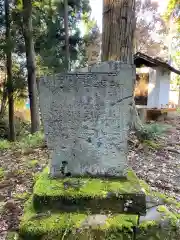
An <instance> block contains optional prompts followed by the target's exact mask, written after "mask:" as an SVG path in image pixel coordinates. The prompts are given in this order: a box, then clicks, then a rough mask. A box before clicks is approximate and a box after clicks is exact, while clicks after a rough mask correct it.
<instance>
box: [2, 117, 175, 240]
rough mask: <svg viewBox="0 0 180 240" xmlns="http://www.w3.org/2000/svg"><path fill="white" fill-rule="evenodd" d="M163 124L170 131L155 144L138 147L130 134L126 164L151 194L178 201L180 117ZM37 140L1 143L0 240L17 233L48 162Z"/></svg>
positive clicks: (46, 152)
mask: <svg viewBox="0 0 180 240" xmlns="http://www.w3.org/2000/svg"><path fill="white" fill-rule="evenodd" d="M165 123H166V124H167V125H168V126H169V128H168V130H167V131H166V132H165V133H164V134H163V135H160V136H158V139H157V141H156V143H154V142H152V141H147V142H146V143H141V142H140V141H138V139H137V138H136V137H135V135H134V134H133V133H131V135H130V138H129V154H128V161H129V165H130V166H131V167H132V168H133V169H134V170H135V172H136V173H137V175H138V177H139V178H141V179H143V180H145V181H146V182H147V183H148V184H149V185H150V186H151V187H152V188H153V189H154V190H157V191H159V192H162V193H165V194H168V195H169V196H171V197H172V196H173V197H175V198H176V199H177V200H178V201H180V117H176V118H175V119H173V120H168V121H166V122H165ZM163 124H164V123H163ZM38 138H39V137H37V139H35V140H33V138H32V139H28V140H27V144H25V143H24V141H25V140H23V143H17V144H16V145H15V146H13V147H12V146H10V145H7V144H8V143H6V142H3V143H0V240H4V239H6V235H7V232H9V231H18V225H19V220H20V217H21V215H22V212H23V204H24V202H25V201H26V199H27V198H28V197H29V195H30V194H31V192H32V187H33V184H34V181H35V176H36V174H38V172H40V171H41V170H42V169H43V168H44V166H45V165H46V164H47V162H48V158H49V154H48V150H47V149H46V147H45V145H44V142H43V141H42V139H38Z"/></svg>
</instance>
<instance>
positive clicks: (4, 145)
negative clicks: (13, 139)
mask: <svg viewBox="0 0 180 240" xmlns="http://www.w3.org/2000/svg"><path fill="white" fill-rule="evenodd" d="M11 146H12V144H11V143H10V142H9V141H7V140H4V139H0V150H7V149H10V148H11Z"/></svg>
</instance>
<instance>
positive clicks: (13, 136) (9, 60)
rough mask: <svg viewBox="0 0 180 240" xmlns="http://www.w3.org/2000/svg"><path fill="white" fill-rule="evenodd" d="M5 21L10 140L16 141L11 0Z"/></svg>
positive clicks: (7, 0) (6, 0) (7, 7)
mask: <svg viewBox="0 0 180 240" xmlns="http://www.w3.org/2000/svg"><path fill="white" fill-rule="evenodd" d="M4 8H5V21H6V58H7V92H8V105H9V140H10V141H15V139H16V134H15V123H14V96H13V79H12V40H11V28H10V27H11V20H10V13H9V0H5V2H4Z"/></svg>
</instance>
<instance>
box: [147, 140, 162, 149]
mask: <svg viewBox="0 0 180 240" xmlns="http://www.w3.org/2000/svg"><path fill="white" fill-rule="evenodd" d="M143 144H145V145H146V146H148V147H150V148H152V149H160V148H161V145H159V144H158V143H157V142H155V141H152V140H144V141H143Z"/></svg>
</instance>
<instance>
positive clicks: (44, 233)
mask: <svg viewBox="0 0 180 240" xmlns="http://www.w3.org/2000/svg"><path fill="white" fill-rule="evenodd" d="M31 201H32V199H29V201H28V202H27V203H26V204H25V213H24V215H23V217H22V221H21V224H20V231H19V232H20V235H21V237H22V238H23V239H24V240H37V239H39V240H42V239H43V240H51V239H53V240H58V239H62V238H63V239H68V240H91V239H98V240H110V239H114V240H119V239H123V240H134V239H136V240H151V239H158V240H163V239H168V240H178V239H179V237H180V231H179V229H180V228H176V227H174V225H173V224H171V221H170V224H169V225H168V227H163V226H159V222H158V223H156V222H155V221H144V222H143V223H141V224H140V225H138V216H137V215H124V214H114V215H113V214H91V213H89V214H81V213H59V212H55V213H52V212H45V213H43V214H41V213H37V212H36V211H35V210H34V209H33V207H32V202H31ZM166 217H167V218H168V219H169V216H166ZM171 218H174V216H171Z"/></svg>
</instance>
